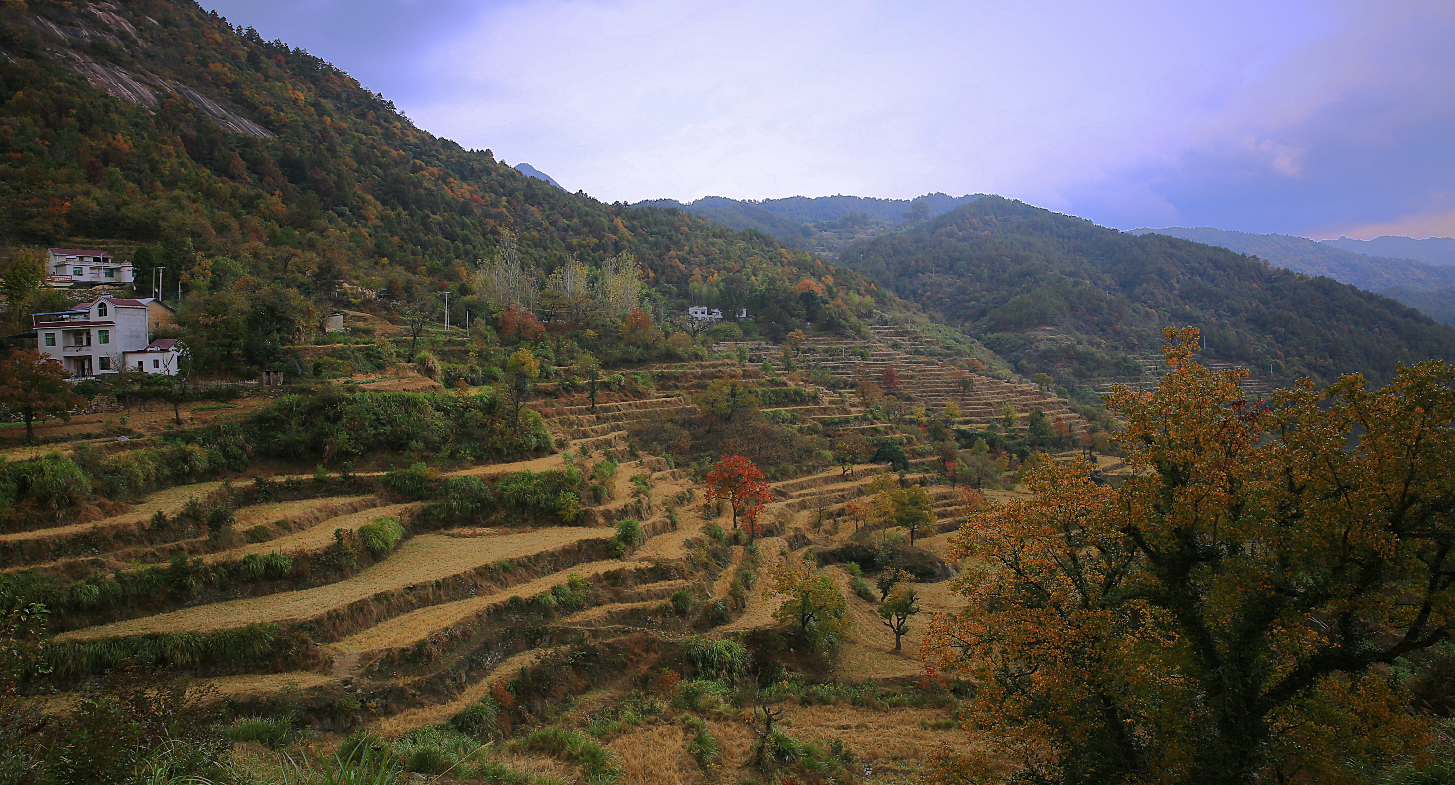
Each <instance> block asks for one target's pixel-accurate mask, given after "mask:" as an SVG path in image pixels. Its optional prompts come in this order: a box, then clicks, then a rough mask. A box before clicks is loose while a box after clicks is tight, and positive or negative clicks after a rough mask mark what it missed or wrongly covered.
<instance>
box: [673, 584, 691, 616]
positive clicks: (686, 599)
mask: <svg viewBox="0 0 1455 785" xmlns="http://www.w3.org/2000/svg"><path fill="white" fill-rule="evenodd" d="M671 603H672V610H673V611H676V613H677V615H678V616H686V615H688V614H690V613H692V605H693V600H692V592H690V591H687V590H686V589H679V590H678V591H674V592H672V599H671Z"/></svg>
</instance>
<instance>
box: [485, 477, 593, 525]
mask: <svg viewBox="0 0 1455 785" xmlns="http://www.w3.org/2000/svg"><path fill="white" fill-rule="evenodd" d="M580 484H581V473H580V472H578V471H577V470H576V469H575V467H569V466H568V467H566V468H565V469H552V470H550V471H544V472H532V471H519V472H511V473H509V474H507V475H505V476H503V477H501V478H500V480H499V481H498V482H497V483H496V484H495V496H496V499H497V501H498V503H499V505H500V507H501V508H502V509H504V510H506V511H508V512H512V513H515V514H516V515H517V516H520V517H521V518H525V519H529V518H531V517H533V516H538V515H551V516H554V517H556V518H559V519H560V520H562V521H564V522H565V523H572V522H574V521H575V519H576V517H577V516H578V515H579V514H580V508H579V497H577V496H576V492H575V491H576V488H577V487H578V486H579V485H580ZM568 515H569V516H570V517H566V516H568Z"/></svg>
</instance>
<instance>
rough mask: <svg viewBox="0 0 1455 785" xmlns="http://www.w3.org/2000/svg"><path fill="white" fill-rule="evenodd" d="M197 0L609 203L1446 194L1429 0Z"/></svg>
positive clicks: (1449, 23)
mask: <svg viewBox="0 0 1455 785" xmlns="http://www.w3.org/2000/svg"><path fill="white" fill-rule="evenodd" d="M204 2H208V3H210V5H212V6H219V7H221V6H233V7H236V8H237V10H236V12H235V13H233V14H232V16H233V17H235V18H234V21H235V22H237V21H242V22H243V23H248V21H250V20H243V19H241V17H242V15H243V14H244V11H245V10H246V11H247V12H248V13H250V14H255V15H263V16H267V17H268V19H270V20H272V21H271V22H270V23H269V24H268V25H266V27H267V28H268V29H265V30H264V31H263V32H264V34H265V35H269V36H272V35H274V34H277V35H281V36H283V37H284V38H285V39H288V40H290V42H296V43H299V44H300V45H304V46H309V47H310V48H312V49H314V50H315V51H318V52H320V53H322V54H324V55H325V56H329V57H332V58H334V59H335V61H336V62H337V64H338V65H340V66H342V67H344V68H345V69H348V70H350V71H352V72H354V73H356V75H359V76H360V77H361V78H363V80H364V81H365V83H366V84H369V85H371V86H375V87H376V89H384V90H385V91H386V92H387V93H388V95H389V97H390V98H392V99H393V100H394V101H395V102H396V103H397V104H398V105H399V106H400V107H401V108H402V109H404V110H405V111H406V112H407V113H408V114H409V116H410V117H411V118H413V119H414V120H415V121H416V122H417V123H419V124H420V125H421V126H422V127H424V128H426V129H428V130H430V131H431V132H434V133H436V134H440V135H443V136H447V137H450V138H453V139H455V140H457V141H459V142H461V143H462V144H465V145H467V146H470V147H479V148H484V147H490V148H492V149H494V150H495V152H496V153H497V155H498V156H500V157H501V158H503V159H505V160H508V161H510V162H512V163H516V162H520V161H529V162H530V163H531V164H533V165H535V166H537V167H539V168H541V169H542V170H543V171H546V172H548V173H550V174H551V175H552V176H553V177H555V178H556V179H557V180H559V181H561V182H562V183H563V184H565V185H566V186H567V187H569V188H572V189H576V188H581V189H584V190H586V191H587V192H589V193H591V194H593V195H595V196H597V197H599V198H604V199H608V200H617V199H621V200H628V201H635V200H638V199H644V198H655V197H664V196H668V197H675V198H679V199H691V198H695V197H698V196H703V195H707V194H718V195H723V196H733V197H746V198H764V197H773V196H788V195H793V194H805V195H821V194H832V193H852V194H860V195H872V196H894V197H907V196H914V195H918V194H921V193H925V192H927V191H947V192H952V193H957V194H958V193H966V192H977V191H985V192H998V193H1003V194H1005V195H1007V196H1013V197H1016V198H1021V199H1025V200H1027V201H1030V202H1033V203H1036V204H1041V205H1044V206H1047V207H1051V208H1053V209H1058V210H1063V211H1067V212H1073V213H1076V214H1080V215H1085V216H1087V217H1090V218H1093V219H1096V220H1099V221H1101V222H1104V223H1107V224H1110V225H1116V226H1122V227H1124V228H1130V227H1131V226H1136V225H1170V224H1187V223H1191V224H1217V225H1222V226H1226V227H1228V228H1241V229H1247V230H1255V231H1284V232H1304V231H1306V230H1308V229H1310V228H1312V227H1320V228H1321V229H1327V228H1329V227H1336V228H1339V229H1340V231H1341V232H1343V233H1350V232H1353V231H1358V230H1359V229H1360V227H1365V226H1375V225H1381V226H1382V225H1391V226H1393V225H1397V224H1398V225H1403V224H1401V223H1400V222H1402V221H1418V220H1423V219H1421V218H1419V216H1427V215H1429V216H1439V215H1445V214H1446V213H1447V212H1448V204H1447V203H1444V202H1440V201H1439V200H1438V199H1434V197H1432V196H1430V194H1431V193H1433V191H1434V190H1436V189H1437V188H1439V187H1442V186H1441V185H1440V184H1441V183H1446V182H1449V181H1450V180H1451V178H1452V177H1455V152H1452V149H1451V147H1450V145H1449V139H1450V138H1451V137H1452V136H1455V47H1452V46H1450V45H1449V41H1451V40H1455V3H1451V2H1449V0H1386V1H1385V2H1381V3H1377V4H1376V3H1369V2H1366V1H1365V0H1225V2H1220V3H1201V4H1194V3H1168V2H1165V0H1119V1H1114V2H1105V0H1039V1H1038V2H1003V1H1001V0H901V1H900V2H893V3H891V2H888V0H840V1H839V2H832V1H831V0H777V1H776V2H769V1H768V0H740V1H739V2H732V1H730V0H729V1H728V2H724V1H723V0H714V1H713V2H708V1H707V0H672V1H670V2H669V1H668V0H509V1H507V2H493V3H479V2H478V1H477V0H357V2H352V1H351V2H343V0H306V2H305V3H304V5H303V6H302V7H301V8H298V7H295V5H294V4H293V3H290V2H285V1H284V0H204ZM295 35H296V36H301V37H302V39H303V40H299V39H298V38H296V37H295ZM1409 216H1414V217H1413V218H1411V217H1409ZM1432 220H1436V219H1432ZM1410 225H1412V226H1413V225H1415V224H1410Z"/></svg>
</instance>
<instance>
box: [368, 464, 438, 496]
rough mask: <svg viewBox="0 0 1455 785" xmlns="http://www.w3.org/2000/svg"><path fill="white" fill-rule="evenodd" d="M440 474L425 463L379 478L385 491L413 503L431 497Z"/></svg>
mask: <svg viewBox="0 0 1455 785" xmlns="http://www.w3.org/2000/svg"><path fill="white" fill-rule="evenodd" d="M438 477H439V473H438V472H436V471H434V470H433V469H430V468H429V467H428V466H426V465H424V464H423V463H416V464H414V465H413V466H410V467H409V468H408V469H397V470H395V471H392V472H387V473H385V475H384V476H383V477H380V478H379V484H380V485H383V486H384V490H386V491H388V492H390V493H392V494H394V495H395V496H401V497H403V498H405V499H410V500H412V501H419V500H420V499H427V498H429V497H430V495H431V492H432V490H433V487H434V483H435V480H436V479H437V478H438Z"/></svg>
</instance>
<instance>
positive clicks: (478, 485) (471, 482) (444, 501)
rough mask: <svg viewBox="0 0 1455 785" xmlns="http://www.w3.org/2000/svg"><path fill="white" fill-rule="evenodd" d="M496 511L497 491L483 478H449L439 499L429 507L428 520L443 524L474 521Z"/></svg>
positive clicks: (425, 514) (425, 515)
mask: <svg viewBox="0 0 1455 785" xmlns="http://www.w3.org/2000/svg"><path fill="white" fill-rule="evenodd" d="M494 510H495V494H494V492H493V491H491V489H490V486H489V485H487V484H486V483H485V482H484V481H483V480H481V479H480V478H479V477H447V478H445V479H444V480H441V481H440V483H439V486H438V488H437V494H436V500H435V501H433V502H431V503H430V504H429V505H427V506H426V507H425V513H424V517H425V519H426V520H429V521H434V522H437V523H440V524H461V523H473V522H475V521H478V520H479V519H481V518H483V517H485V516H487V515H489V514H490V513H491V512H493V511H494Z"/></svg>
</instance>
